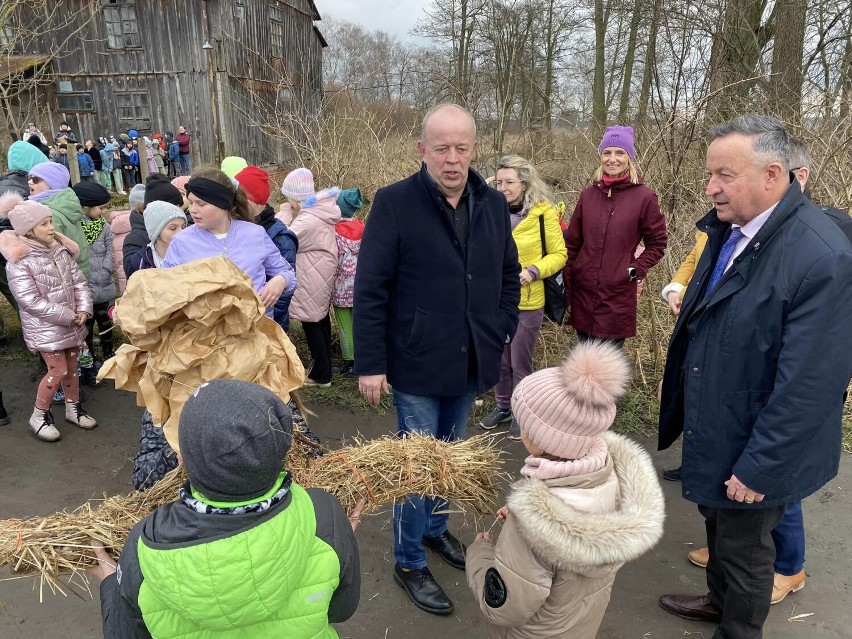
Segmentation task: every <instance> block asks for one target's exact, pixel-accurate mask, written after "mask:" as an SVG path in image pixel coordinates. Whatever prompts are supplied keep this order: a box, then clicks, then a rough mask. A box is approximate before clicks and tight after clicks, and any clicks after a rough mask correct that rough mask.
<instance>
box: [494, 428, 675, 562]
mask: <svg viewBox="0 0 852 639" xmlns="http://www.w3.org/2000/svg"><path fill="white" fill-rule="evenodd" d="M603 437H604V439H605V440H606V443H607V447H608V448H609V453H610V456H611V457H612V461H613V464H614V467H615V468H614V470H615V474H616V477H617V480H618V485H619V489H620V493H621V497H620V504H619V507H618V509H617V510H615V511H614V512H609V513H582V512H579V511H577V510H575V509H573V508H572V507H571V506H569V505H568V504H566V503H565V502H564V501H562V500H561V499H560V498H559V497H558V496H556V495H554V494H553V493H552V492H551V491H550V488H549V486H548V483H549V482H548V483H545V482H543V481H541V480H538V479H523V480H521V481H519V482H518V483H516V484H515V485H514V486H513V487H512V491H511V493H510V495H509V498H508V500H507V505H508V507H509V512H510V513H511V516H512V517H513V518H514V520H515V523H516V525H517V526H518V529H519V530H520V532H521V534H522V535H523V537H524V539H525V540H526V541H527V542H528V543H529V545H530V548H532V550H533V552H535V553H536V555H538V556H539V557H541V558H542V559H543V560H544V561H546V562H548V563H551V564H553V565H555V566H556V567H558V568H562V569H567V570H571V571H572V572H578V573H585V572H587V571H588V570H590V569H593V568H599V567H601V566H606V565H619V564H622V563H624V562H627V561H631V560H633V559H636V558H637V557H639V556H640V555H642V554H643V553H645V552H647V551H648V550H650V549H651V548H653V547H654V546H655V545H656V544H657V542H658V541H659V540H660V538H661V537H662V535H663V519H664V518H665V501H664V499H663V492H662V489H661V488H660V483H659V481H658V480H657V475H656V471H655V470H654V465H653V464H652V462H651V458H650V457H649V456H648V453H646V452H645V451H644V450H643V449H642V447H641V446H639V445H638V444H637V443H635V442H633V441H631V440H630V439H628V438H626V437H623V436H621V435H616V434H615V433H605V434H604V435H603ZM573 481H575V482H576V481H578V480H577V478H574V479H573Z"/></svg>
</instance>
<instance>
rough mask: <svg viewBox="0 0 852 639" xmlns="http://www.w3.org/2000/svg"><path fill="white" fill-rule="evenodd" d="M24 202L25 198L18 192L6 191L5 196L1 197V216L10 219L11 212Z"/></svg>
mask: <svg viewBox="0 0 852 639" xmlns="http://www.w3.org/2000/svg"><path fill="white" fill-rule="evenodd" d="M23 201H24V198H22V197H21V194H20V193H18V192H17V191H6V192H5V193H4V194H3V195H0V215H2V216H3V217H9V211H11V210H12V209H13V208H15V207H16V206H17V205H18V204H20V203H21V202H23Z"/></svg>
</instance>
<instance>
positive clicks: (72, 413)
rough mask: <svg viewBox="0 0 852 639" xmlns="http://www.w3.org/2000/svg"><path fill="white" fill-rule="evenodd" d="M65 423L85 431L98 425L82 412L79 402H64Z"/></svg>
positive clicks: (87, 414)
mask: <svg viewBox="0 0 852 639" xmlns="http://www.w3.org/2000/svg"><path fill="white" fill-rule="evenodd" d="M65 421H66V422H68V423H69V424H75V425H77V426H79V427H80V428H85V429H86V430H92V429H93V428H94V427H95V426H97V425H98V422H96V421H95V420H94V418H93V417H91V416H90V415H89V413H87V412H86V411H85V410H83V405H82V404H81V403H80V402H65Z"/></svg>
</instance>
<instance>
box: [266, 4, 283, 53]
mask: <svg viewBox="0 0 852 639" xmlns="http://www.w3.org/2000/svg"><path fill="white" fill-rule="evenodd" d="M269 44H270V45H271V47H272V57H273V58H283V57H284V20H283V18H282V16H281V8H280V7H269Z"/></svg>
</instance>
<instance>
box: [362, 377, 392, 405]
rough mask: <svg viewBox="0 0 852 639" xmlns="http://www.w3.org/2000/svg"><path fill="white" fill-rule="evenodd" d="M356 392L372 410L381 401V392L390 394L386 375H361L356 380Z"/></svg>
mask: <svg viewBox="0 0 852 639" xmlns="http://www.w3.org/2000/svg"><path fill="white" fill-rule="evenodd" d="M358 390H360V391H361V394H362V395H363V396H364V399H366V400H367V403H368V404H370V406H372V407H373V408H375V407H376V406H378V405H379V402H380V401H382V392H384V393H386V394H390V386H388V378H387V375H361V377H359V378H358Z"/></svg>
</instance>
